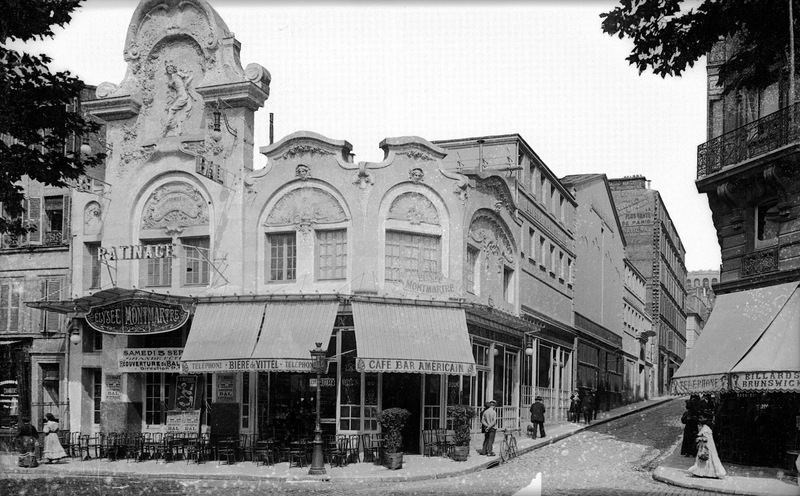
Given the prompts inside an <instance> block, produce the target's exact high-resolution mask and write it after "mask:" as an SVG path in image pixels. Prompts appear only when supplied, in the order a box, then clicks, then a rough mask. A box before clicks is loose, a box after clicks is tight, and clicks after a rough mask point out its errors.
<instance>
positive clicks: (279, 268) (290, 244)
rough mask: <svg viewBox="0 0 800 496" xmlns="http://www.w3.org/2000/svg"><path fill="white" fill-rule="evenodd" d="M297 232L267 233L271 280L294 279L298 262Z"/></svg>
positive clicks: (269, 276)
mask: <svg viewBox="0 0 800 496" xmlns="http://www.w3.org/2000/svg"><path fill="white" fill-rule="evenodd" d="M295 239H296V234H295V233H293V232H292V233H286V234H267V247H268V250H267V252H268V253H269V273H268V275H267V279H268V280H269V281H294V280H295V279H296V274H295V269H296V264H297V245H296V241H295Z"/></svg>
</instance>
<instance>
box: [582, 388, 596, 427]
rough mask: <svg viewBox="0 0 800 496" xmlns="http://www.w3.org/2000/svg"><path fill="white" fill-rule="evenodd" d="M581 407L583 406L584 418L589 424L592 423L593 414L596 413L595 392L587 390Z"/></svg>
mask: <svg viewBox="0 0 800 496" xmlns="http://www.w3.org/2000/svg"><path fill="white" fill-rule="evenodd" d="M581 407H582V408H583V420H584V421H585V422H586V423H587V424H591V423H592V415H594V393H592V392H591V391H586V393H585V394H584V396H583V401H581Z"/></svg>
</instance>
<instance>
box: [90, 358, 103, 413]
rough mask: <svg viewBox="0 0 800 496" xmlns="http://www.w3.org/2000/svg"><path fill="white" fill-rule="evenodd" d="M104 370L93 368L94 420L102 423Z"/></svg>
mask: <svg viewBox="0 0 800 496" xmlns="http://www.w3.org/2000/svg"><path fill="white" fill-rule="evenodd" d="M102 395H103V371H102V369H92V410H93V412H94V414H93V415H92V422H94V423H95V424H99V423H100V401H101V400H102V399H103V396H102Z"/></svg>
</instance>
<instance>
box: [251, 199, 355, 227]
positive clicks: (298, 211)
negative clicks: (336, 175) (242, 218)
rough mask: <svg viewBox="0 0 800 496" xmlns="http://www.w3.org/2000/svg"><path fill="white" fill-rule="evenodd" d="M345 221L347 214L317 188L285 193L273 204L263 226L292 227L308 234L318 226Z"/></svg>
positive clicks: (337, 203) (334, 200) (336, 202)
mask: <svg viewBox="0 0 800 496" xmlns="http://www.w3.org/2000/svg"><path fill="white" fill-rule="evenodd" d="M347 220H348V218H347V214H346V213H345V211H344V209H343V208H342V206H341V205H340V204H339V201H338V200H336V198H334V197H333V195H331V194H330V193H328V192H327V191H323V190H321V189H319V188H299V189H295V190H292V191H290V192H288V193H286V194H285V195H283V196H282V197H281V198H280V199H279V200H278V201H277V202H276V203H275V206H274V207H273V208H272V210H271V211H270V213H269V215H268V216H267V220H266V221H265V222H264V226H265V227H280V226H294V228H295V229H297V230H298V231H300V232H301V233H303V234H308V233H310V232H311V231H312V230H313V229H314V227H315V226H316V225H318V224H334V223H338V222H345V221H347Z"/></svg>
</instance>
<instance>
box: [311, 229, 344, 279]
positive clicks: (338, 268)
mask: <svg viewBox="0 0 800 496" xmlns="http://www.w3.org/2000/svg"><path fill="white" fill-rule="evenodd" d="M316 249H317V279H320V280H330V279H345V278H346V277H347V231H346V230H344V229H337V230H335V231H317V246H316Z"/></svg>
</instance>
